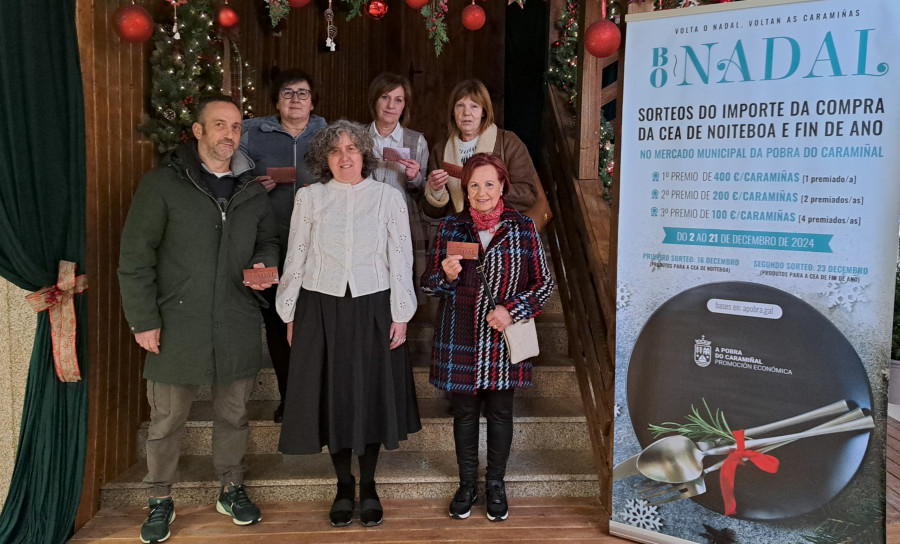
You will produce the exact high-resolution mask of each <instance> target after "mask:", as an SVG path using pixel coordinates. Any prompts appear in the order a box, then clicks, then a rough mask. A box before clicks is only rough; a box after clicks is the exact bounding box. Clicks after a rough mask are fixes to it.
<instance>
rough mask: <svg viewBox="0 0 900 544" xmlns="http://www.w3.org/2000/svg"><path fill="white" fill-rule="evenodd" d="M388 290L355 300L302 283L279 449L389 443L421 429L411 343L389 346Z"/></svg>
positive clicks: (308, 450)
mask: <svg viewBox="0 0 900 544" xmlns="http://www.w3.org/2000/svg"><path fill="white" fill-rule="evenodd" d="M390 327H391V302H390V291H381V292H379V293H374V294H371V295H366V296H362V297H357V298H353V297H351V296H349V290H348V295H347V296H344V297H334V296H331V295H324V294H322V293H316V292H313V291H307V290H305V289H301V291H300V295H299V298H298V300H297V305H296V313H295V315H294V333H293V341H292V348H291V366H290V371H289V373H288V385H287V398H286V399H285V401H284V403H285V404H284V420H283V422H282V424H281V442H280V444H279V450H280V451H281V452H282V453H285V454H289V455H295V454H313V453H320V452H321V451H322V448H323V447H325V446H328V449H329V451H331V452H332V453H334V452H337V451H339V450H342V449H347V448H350V449H352V450H353V452H354V453H356V454H362V453H364V450H365V447H366V444H382V445H384V448H385V449H388V450H392V449H396V448H398V447H400V441H401V440H406V437H407V435H409V434H411V433H414V432H416V431H418V430H419V429H421V428H422V424H421V422H420V420H419V408H418V404H417V401H416V387H415V383H414V382H413V376H412V368H411V367H410V364H409V358H408V357H407V355H406V344H405V343H404V344H403V345H402V346H401V347H399V348H397V349H393V350H392V349H390V338H389V336H390Z"/></svg>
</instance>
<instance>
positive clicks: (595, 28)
mask: <svg viewBox="0 0 900 544" xmlns="http://www.w3.org/2000/svg"><path fill="white" fill-rule="evenodd" d="M621 42H622V33H621V32H620V31H619V27H618V26H616V23H614V22H612V21H610V20H608V19H603V20H602V21H597V22H595V23H593V24H592V25H591V26H589V27H588V29H587V32H585V33H584V49H585V50H586V51H587V52H588V53H590V54H591V55H594V56H595V57H597V58H598V59H604V58H606V57H608V56H610V55H612V54H613V53H615V52H616V51H618V50H619V44H620V43H621Z"/></svg>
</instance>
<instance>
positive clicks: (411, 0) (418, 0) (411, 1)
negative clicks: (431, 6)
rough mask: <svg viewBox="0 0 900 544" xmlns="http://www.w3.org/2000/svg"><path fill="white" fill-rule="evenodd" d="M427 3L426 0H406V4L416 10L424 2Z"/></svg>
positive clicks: (423, 4) (421, 6)
mask: <svg viewBox="0 0 900 544" xmlns="http://www.w3.org/2000/svg"><path fill="white" fill-rule="evenodd" d="M427 3H428V0H406V5H407V6H409V7H411V8H412V9H414V10H416V11H419V10H420V9H422V8H424V7H425V4H427Z"/></svg>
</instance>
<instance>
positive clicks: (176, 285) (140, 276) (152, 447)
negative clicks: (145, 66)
mask: <svg viewBox="0 0 900 544" xmlns="http://www.w3.org/2000/svg"><path fill="white" fill-rule="evenodd" d="M192 131H193V134H194V136H195V137H196V141H195V140H189V141H187V142H185V143H184V144H182V145H181V146H179V147H178V148H177V149H176V150H175V151H173V152H172V153H171V154H170V155H169V156H167V157H166V158H164V159H163V161H162V163H161V165H160V166H159V167H157V168H156V169H154V170H152V171H151V172H149V173H148V174H147V175H145V176H144V178H143V179H142V180H141V183H140V186H139V187H138V190H137V192H136V193H135V195H134V201H133V202H132V204H131V209H130V211H129V212H128V218H127V219H126V221H125V229H124V230H123V232H122V247H121V256H120V259H119V270H118V276H119V287H120V289H121V294H122V309H123V310H124V312H125V317H126V319H127V320H128V323H129V326H130V328H131V332H132V333H134V339H135V341H136V342H137V343H138V344H139V345H140V346H141V347H142V348H144V349H145V350H147V352H148V353H147V359H146V361H145V363H144V378H145V379H146V380H147V399H148V401H149V402H150V427H149V431H148V436H147V468H148V474H147V477H146V478H145V482H146V483H147V484H149V486H150V497H151V498H150V514H149V516H148V517H147V520H146V521H145V522H144V525H143V527H142V528H141V541H142V542H144V543H150V542H162V541H164V540H166V539H167V538H168V537H169V534H170V533H169V524H170V523H171V522H172V521H173V520H174V519H175V505H174V503H173V501H172V497H171V486H172V483H173V480H174V479H175V473H176V471H177V468H178V459H179V455H180V452H181V436H182V427H184V424H185V421H186V420H187V417H188V412H189V411H190V408H191V404H192V403H193V401H194V399H195V397H196V394H197V390H198V387H199V386H201V385H211V386H212V396H213V411H214V420H213V443H212V450H213V465H214V466H215V470H216V473H217V475H218V477H219V480H220V483H221V485H222V490H221V493H220V494H219V499H218V502H217V503H216V509H217V510H218V511H219V512H220V513H222V514H226V515H229V516H231V518H232V520H233V521H234V523H236V524H238V525H250V524H253V523H256V522H258V521H260V519H261V516H260V512H259V508H257V507H256V506H255V505H254V504H253V503H252V502H251V501H250V499H249V498H247V494H246V491H245V490H244V485H243V483H244V470H245V468H246V467H245V465H244V455H245V453H246V451H247V439H248V438H249V435H250V428H249V424H248V416H247V401H248V400H249V399H250V392H251V391H252V389H253V385H254V382H255V379H256V374H257V371H258V370H259V367H260V358H261V353H262V337H261V325H262V317H261V315H260V305H261V304H264V302H263V298H262V297H261V296H259V295H258V294H257V293H256V292H255V291H254V290H256V291H261V290H263V289H266V288H268V287H270V284H268V283H262V284H256V283H254V284H251V285H244V283H243V270H244V269H246V268H251V267H253V268H261V267H264V266H275V265H276V264H277V262H278V233H277V226H276V224H275V220H274V217H273V216H272V214H271V211H270V207H269V199H268V196H267V194H266V191H265V189H264V188H263V187H262V185H261V184H260V183H259V181H258V179H257V178H256V177H255V176H253V175H252V174H251V169H252V168H253V162H252V161H251V160H250V159H249V158H248V157H247V156H246V155H244V153H243V152H241V151H240V150H239V149H238V143H239V141H240V136H241V113H240V111H239V110H238V108H237V107H236V106H235V105H234V103H233V102H232V101H231V99H230V98H229V97H227V96H219V97H214V98H211V99H207V100H206V101H203V102H201V104H200V106H199V107H198V110H197V122H195V123H194V124H193V127H192Z"/></svg>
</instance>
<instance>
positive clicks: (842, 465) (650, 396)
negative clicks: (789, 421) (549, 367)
mask: <svg viewBox="0 0 900 544" xmlns="http://www.w3.org/2000/svg"><path fill="white" fill-rule="evenodd" d="M710 299H725V300H736V301H743V302H753V303H757V304H776V305H778V306H779V307H780V308H781V310H782V312H783V314H782V316H781V318H780V319H764V318H760V317H748V316H743V315H728V314H723V313H714V312H711V311H709V310H708V309H707V302H708V301H709V300H710ZM698 340H700V341H703V340H706V341H709V342H711V344H710V352H711V353H712V355H713V359H712V362H711V364H708V365H707V366H700V364H702V363H703V362H704V361H703V360H702V357H700V358H699V359H700V364H698V363H697V362H695V345H696V342H697V341H698ZM723 348H727V349H730V350H739V351H740V354H736V353H729V354H728V356H730V357H731V358H732V359H734V358H746V357H753V358H756V359H759V360H760V363H761V365H763V366H765V367H770V369H773V368H777V369H783V372H774V371H771V370H768V371H767V370H760V369H754V368H752V367H753V363H752V362H750V363H749V365H750V366H751V368H741V367H740V366H737V367H735V366H725V365H722V364H717V362H716V360H715V352H716V349H719V350H720V351H719V354H720V356H721V355H725V354H724V353H722V351H721V350H722V349H723ZM738 364H739V365H741V366H747V365H746V364H742V363H738ZM788 371H789V373H786V372H788ZM627 383H628V385H627V387H628V408H629V410H630V412H631V423H632V425H633V426H634V432H635V434H636V435H637V439H638V441H639V442H640V444H641V447H642V448H644V447H647V445H649V444H650V443H652V442H653V441H654V440H655V438H654V437H653V436H652V435H651V433H650V431H649V430H648V426H649V425H650V424H657V425H658V424H662V423H664V422H679V423H684V422H686V420H685V417H686V416H687V415H689V414H690V413H691V406H692V405H693V406H694V407H696V408H698V409H699V410H700V411H701V413H702V414H703V415H704V417H706V414H705V409H704V408H703V400H704V399H705V400H706V402H707V404H708V405H709V408H710V409H711V410H713V412H715V410H716V409H719V410H722V411H723V412H724V414H725V417H726V419H727V421H728V425H729V426H730V427H731V429H732V430H737V429H745V428H748V427H755V426H758V425H763V424H766V423H770V422H773V421H776V420H780V419H784V418H787V417H792V416H795V415H798V414H801V413H804V412H808V411H810V410H813V409H815V408H819V407H822V406H825V405H828V404H831V403H833V402H836V401H839V400H842V399H843V400H846V401H847V402H848V404H850V407H851V408H853V407H857V406H858V407H860V408H863V409H865V410H866V411H870V410H871V407H872V395H871V391H870V388H869V381H868V378H867V377H866V372H865V368H864V367H863V365H862V362H861V361H860V358H859V355H858V354H857V353H856V351H855V350H854V349H853V347H852V346H851V345H850V342H848V341H847V339H846V338H845V337H844V335H843V334H841V332H840V331H839V330H838V329H837V327H835V326H834V325H833V324H832V323H831V321H829V320H828V319H827V318H826V317H825V316H823V315H822V314H821V313H819V312H818V311H817V310H816V309H815V308H813V307H812V306H810V305H809V304H807V303H806V302H804V301H803V300H801V299H799V298H797V297H795V296H793V295H791V294H789V293H786V292H784V291H781V290H779V289H776V288H774V287H769V286H766V285H760V284H755V283H746V282H722V283H711V284H705V285H700V286H697V287H694V288H691V289H688V290H686V291H683V292H681V293H679V294H678V295H676V296H674V297H672V298H671V299H669V300H668V301H666V302H665V303H664V304H663V305H662V306H660V307H659V308H658V309H657V310H656V311H655V312H654V313H653V315H651V316H650V319H649V320H648V321H647V323H646V325H644V328H643V330H642V331H641V333H640V335H639V336H638V339H637V341H636V342H635V346H634V351H633V352H632V355H631V361H630V364H629V367H628V382H627ZM826 420H827V419H823V420H818V421H815V422H812V423H808V424H806V425H800V426H796V427H793V428H789V429H784V430H782V431H776V432H775V434H774V435H782V434H788V433H791V432H799V431H801V430H805V429H807V428H810V427H813V426H815V425H818V424H820V423H822V422H824V421H826ZM774 435H773V434H772V433H769V434H768V435H767V436H774ZM869 436H870V433H869V432H856V433H840V434H834V435H827V436H820V437H813V438H807V439H804V440H800V441H798V442H795V443H793V444H789V445H787V446H783V447H781V448H778V449H776V450H773V451H772V452H771V453H770V455H774V456H775V457H777V458H778V459H779V460H780V466H779V469H778V472H777V473H775V474H768V473H765V472H763V471H761V470H759V469H758V468H756V467H755V466H753V465H752V464H751V463H746V464H745V465H743V466H739V467H738V469H737V473H736V477H735V499H736V501H737V512H736V514H735V517H738V518H743V519H753V520H771V519H782V518H789V517H794V516H798V515H801V514H805V513H808V512H810V511H812V510H814V509H816V508H818V507H820V506H822V505H824V504H826V503H828V502H829V501H830V500H831V499H833V498H834V497H835V495H837V494H838V493H839V492H840V491H841V489H843V488H844V487H845V486H846V485H847V484H848V483H849V482H850V480H851V479H852V478H853V475H854V474H856V471H857V470H858V469H859V466H860V464H861V463H862V460H863V457H864V456H865V453H866V449H867V448H868V445H869ZM721 459H723V457H707V458H706V459H705V463H704V464H705V465H706V466H710V465H712V464H713V463H715V462H717V461H719V460H721ZM706 487H707V491H706V493H704V494H702V495H699V496H697V497H694V499H693V500H695V501H696V502H697V503H699V504H701V505H703V506H705V507H707V508H709V509H711V510H714V511H716V512H719V513H723V504H722V494H721V490H720V488H719V472H714V473H712V474H710V475H709V476H707V477H706Z"/></svg>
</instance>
